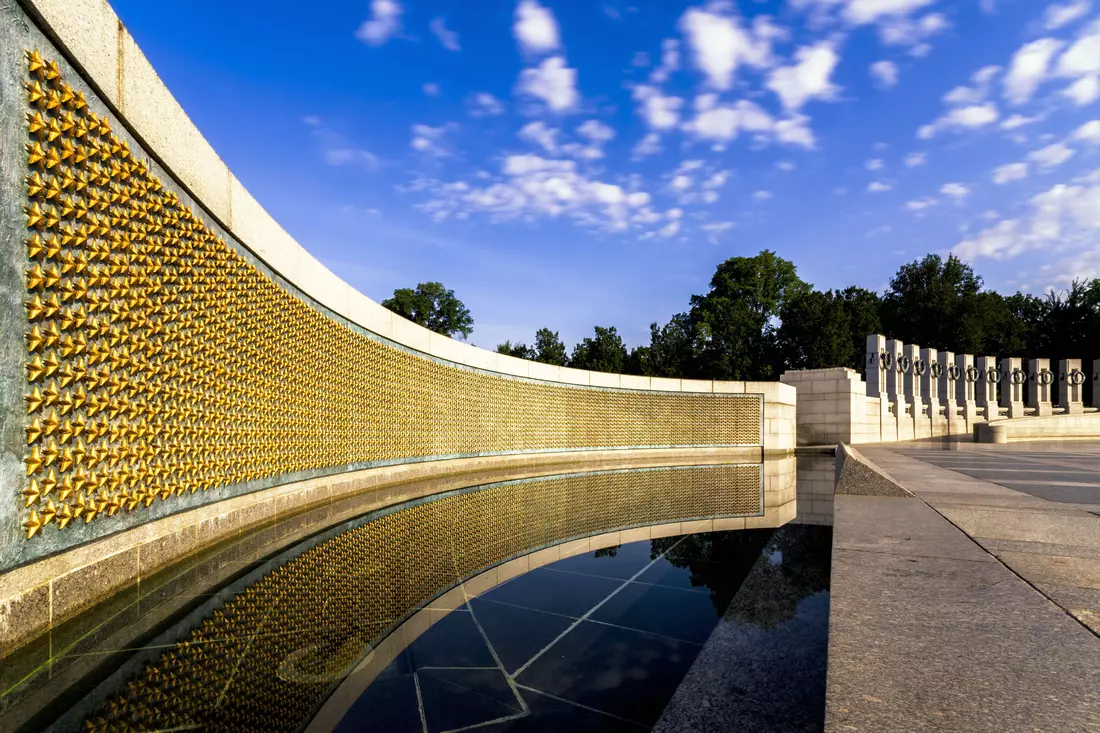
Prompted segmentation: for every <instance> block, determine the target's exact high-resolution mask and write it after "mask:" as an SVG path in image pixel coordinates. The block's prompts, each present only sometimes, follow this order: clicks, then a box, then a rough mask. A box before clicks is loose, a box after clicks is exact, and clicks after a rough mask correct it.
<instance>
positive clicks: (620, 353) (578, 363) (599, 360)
mask: <svg viewBox="0 0 1100 733" xmlns="http://www.w3.org/2000/svg"><path fill="white" fill-rule="evenodd" d="M595 330H596V335H595V336H594V337H592V338H585V339H584V340H583V341H581V342H580V343H579V344H577V345H576V346H574V347H573V355H572V356H570V357H569V366H571V367H574V368H575V369H590V370H592V371H594V372H617V373H622V371H623V367H624V366H625V365H626V359H627V353H626V346H625V345H624V344H623V340H622V338H621V337H620V336H619V334H618V332H617V331H616V330H615V327H614V326H611V327H610V328H604V327H603V326H596V329H595Z"/></svg>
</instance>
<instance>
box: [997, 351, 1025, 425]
mask: <svg viewBox="0 0 1100 733" xmlns="http://www.w3.org/2000/svg"><path fill="white" fill-rule="evenodd" d="M1022 365H1023V359H1018V358H1016V357H1014V356H1010V357H1008V358H1006V359H1001V363H1000V367H999V371H1000V373H1001V380H1002V382H1001V403H1000V404H1001V407H1004V408H1005V409H1006V410H1007V413H1006V417H1008V418H1009V419H1012V418H1015V417H1023V416H1024V384H1025V383H1026V382H1027V372H1025V371H1024V370H1023V368H1022Z"/></svg>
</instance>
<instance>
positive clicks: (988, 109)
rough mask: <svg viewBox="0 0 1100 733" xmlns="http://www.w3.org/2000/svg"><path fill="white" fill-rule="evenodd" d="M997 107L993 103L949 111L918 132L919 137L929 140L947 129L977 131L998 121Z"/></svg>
mask: <svg viewBox="0 0 1100 733" xmlns="http://www.w3.org/2000/svg"><path fill="white" fill-rule="evenodd" d="M999 116H1000V115H999V113H998V112H997V107H996V105H994V104H992V103H991V102H987V103H985V104H975V105H970V106H968V107H956V108H955V109H952V110H949V111H947V112H946V113H944V115H943V116H942V117H940V118H939V119H938V120H936V121H935V122H933V123H931V124H929V125H925V126H924V127H922V128H920V130H918V131H917V137H919V138H921V139H922V140H927V139H929V138H931V137H933V136H935V135H936V133H937V132H939V131H941V130H945V129H975V128H978V127H984V126H986V125H989V124H992V123H994V122H996V121H997V119H998V117H999Z"/></svg>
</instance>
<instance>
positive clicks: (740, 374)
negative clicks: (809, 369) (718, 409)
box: [690, 250, 810, 380]
mask: <svg viewBox="0 0 1100 733" xmlns="http://www.w3.org/2000/svg"><path fill="white" fill-rule="evenodd" d="M809 289H810V286H809V285H808V284H807V283H805V282H804V281H803V280H802V279H801V278H799V277H798V271H797V269H796V268H795V266H794V263H792V262H790V261H788V260H785V259H783V258H781V257H777V256H776V255H775V253H774V252H771V251H769V250H764V251H762V252H761V253H760V254H758V255H756V256H755V257H731V258H730V259H728V260H726V261H725V262H723V263H722V264H720V265H719V266H718V269H717V271H716V272H715V273H714V277H713V278H711V281H710V291H709V292H708V293H707V294H706V295H693V296H692V297H691V313H690V316H691V322H692V324H693V326H694V328H695V329H696V332H697V333H698V334H699V340H700V349H699V364H700V368H699V376H701V377H703V378H705V379H735V380H740V379H778V377H779V372H780V371H781V369H782V363H781V356H780V354H779V350H778V347H777V344H776V333H775V332H776V328H777V323H776V321H777V318H778V316H779V311H780V308H782V306H783V304H784V303H785V302H786V301H787V300H788V299H789V298H793V297H795V296H797V295H799V294H801V293H805V292H807V291H809Z"/></svg>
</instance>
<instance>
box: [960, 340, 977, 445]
mask: <svg viewBox="0 0 1100 733" xmlns="http://www.w3.org/2000/svg"><path fill="white" fill-rule="evenodd" d="M955 366H957V367H958V369H959V378H958V379H957V380H956V381H955V390H956V391H955V395H956V399H957V400H958V402H959V408H960V410H961V412H962V417H963V420H965V421H966V430H967V432H969V431H970V430H972V429H973V425H974V422H975V420H977V418H978V403H977V395H978V376H979V375H978V367H976V366H974V356H973V355H972V354H959V355H958V356H956V357H955Z"/></svg>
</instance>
